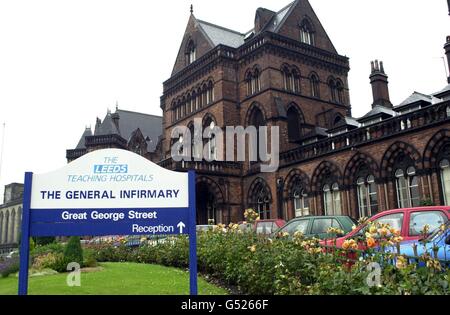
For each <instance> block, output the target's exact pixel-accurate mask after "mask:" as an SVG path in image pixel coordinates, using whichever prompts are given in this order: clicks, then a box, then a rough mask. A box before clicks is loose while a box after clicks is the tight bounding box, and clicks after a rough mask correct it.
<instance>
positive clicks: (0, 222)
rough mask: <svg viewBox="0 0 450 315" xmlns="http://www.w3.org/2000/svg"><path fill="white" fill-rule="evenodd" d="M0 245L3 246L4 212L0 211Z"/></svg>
mask: <svg viewBox="0 0 450 315" xmlns="http://www.w3.org/2000/svg"><path fill="white" fill-rule="evenodd" d="M0 244H3V212H1V211H0Z"/></svg>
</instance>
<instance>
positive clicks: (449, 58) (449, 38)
mask: <svg viewBox="0 0 450 315" xmlns="http://www.w3.org/2000/svg"><path fill="white" fill-rule="evenodd" d="M448 1H449V2H450V0H448ZM444 49H445V54H446V55H447V67H448V72H449V77H448V78H447V82H448V83H449V84H450V36H447V42H446V43H445V46H444Z"/></svg>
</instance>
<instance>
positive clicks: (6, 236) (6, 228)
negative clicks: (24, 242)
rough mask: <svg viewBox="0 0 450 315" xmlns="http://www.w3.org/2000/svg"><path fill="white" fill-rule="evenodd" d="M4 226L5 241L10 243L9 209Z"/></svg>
mask: <svg viewBox="0 0 450 315" xmlns="http://www.w3.org/2000/svg"><path fill="white" fill-rule="evenodd" d="M4 227H5V231H4V233H3V243H4V244H8V243H9V239H8V236H9V230H8V229H9V211H8V210H6V215H5V223H4Z"/></svg>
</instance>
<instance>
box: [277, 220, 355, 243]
mask: <svg viewBox="0 0 450 315" xmlns="http://www.w3.org/2000/svg"><path fill="white" fill-rule="evenodd" d="M355 223H356V222H355V221H354V220H353V219H352V218H350V217H349V216H305V217H299V218H295V219H292V220H290V221H289V222H288V223H286V224H285V225H284V226H283V227H281V228H279V229H278V230H276V231H275V233H274V236H276V235H277V234H278V233H283V232H287V233H289V235H290V236H293V235H294V233H295V232H300V233H302V234H303V235H304V236H305V237H316V238H320V239H323V238H326V237H330V234H328V229H329V228H330V227H333V228H337V229H340V230H342V231H344V235H345V234H346V233H348V232H350V231H351V230H352V226H353V225H355Z"/></svg>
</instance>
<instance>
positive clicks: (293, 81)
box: [282, 66, 300, 93]
mask: <svg viewBox="0 0 450 315" xmlns="http://www.w3.org/2000/svg"><path fill="white" fill-rule="evenodd" d="M282 72H283V79H284V80H283V81H284V89H285V90H286V91H291V92H294V93H299V92H300V74H299V72H298V71H297V70H296V69H293V70H292V71H291V70H289V68H287V66H286V67H284V68H283V70H282Z"/></svg>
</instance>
